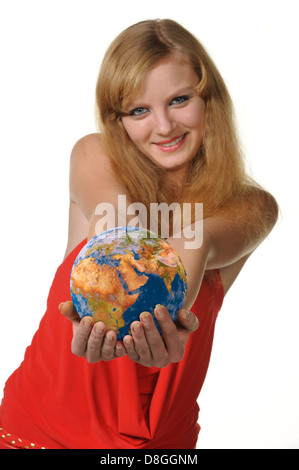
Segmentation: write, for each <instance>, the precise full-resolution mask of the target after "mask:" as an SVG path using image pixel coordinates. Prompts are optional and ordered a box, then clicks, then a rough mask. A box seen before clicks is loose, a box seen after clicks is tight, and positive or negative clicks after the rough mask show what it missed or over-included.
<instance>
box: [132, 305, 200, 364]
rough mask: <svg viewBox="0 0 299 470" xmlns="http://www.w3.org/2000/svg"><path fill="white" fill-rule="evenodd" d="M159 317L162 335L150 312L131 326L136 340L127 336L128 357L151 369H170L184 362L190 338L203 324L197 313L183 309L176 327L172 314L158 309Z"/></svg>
mask: <svg viewBox="0 0 299 470" xmlns="http://www.w3.org/2000/svg"><path fill="white" fill-rule="evenodd" d="M155 317H156V319H157V321H158V323H159V326H160V328H161V331H162V336H161V335H160V333H159V332H158V330H157V328H156V325H155V323H154V320H153V317H152V315H151V314H150V313H148V312H143V313H142V314H141V315H140V322H138V321H135V322H133V323H132V325H131V331H132V336H129V335H127V336H125V337H124V339H123V342H124V346H125V348H126V352H127V354H128V357H129V358H130V359H131V360H132V361H134V362H137V363H138V364H142V365H143V366H147V367H160V368H161V367H166V366H167V365H168V364H170V363H173V362H179V361H181V360H182V359H183V356H184V352H185V346H186V344H187V341H188V338H189V335H190V334H191V333H192V332H193V331H195V330H197V328H198V325H199V321H198V319H197V317H196V315H194V313H192V312H190V311H189V310H184V309H181V310H179V312H178V319H177V321H176V323H174V322H173V320H172V318H171V316H170V315H169V313H168V310H167V309H166V308H165V307H163V306H162V305H160V306H156V308H155Z"/></svg>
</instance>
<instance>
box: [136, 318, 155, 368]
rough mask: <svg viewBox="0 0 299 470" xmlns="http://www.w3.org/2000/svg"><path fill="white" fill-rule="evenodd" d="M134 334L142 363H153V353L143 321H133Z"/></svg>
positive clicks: (137, 351)
mask: <svg viewBox="0 0 299 470" xmlns="http://www.w3.org/2000/svg"><path fill="white" fill-rule="evenodd" d="M131 331H132V336H133V340H134V346H135V351H136V353H137V354H138V356H139V360H140V362H142V364H144V365H145V364H151V362H152V354H151V351H150V348H149V345H148V343H147V340H146V337H145V335H144V331H143V326H142V323H141V322H138V321H136V322H133V323H132V325H131Z"/></svg>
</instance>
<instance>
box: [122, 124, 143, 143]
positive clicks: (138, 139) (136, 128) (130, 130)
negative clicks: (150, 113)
mask: <svg viewBox="0 0 299 470" xmlns="http://www.w3.org/2000/svg"><path fill="white" fill-rule="evenodd" d="M123 126H124V128H125V130H126V132H127V134H128V136H129V137H130V139H131V140H132V141H133V142H134V143H135V144H137V145H138V143H142V142H143V141H145V140H146V138H147V137H148V134H149V131H148V126H147V125H146V123H145V122H144V121H136V122H134V121H133V122H131V121H130V122H124V120H123Z"/></svg>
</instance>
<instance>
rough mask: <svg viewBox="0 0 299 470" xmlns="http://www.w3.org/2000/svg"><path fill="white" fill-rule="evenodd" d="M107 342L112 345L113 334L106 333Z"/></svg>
mask: <svg viewBox="0 0 299 470" xmlns="http://www.w3.org/2000/svg"><path fill="white" fill-rule="evenodd" d="M106 338H107V341H109V343H112V341H114V335H113V333H107V336H106Z"/></svg>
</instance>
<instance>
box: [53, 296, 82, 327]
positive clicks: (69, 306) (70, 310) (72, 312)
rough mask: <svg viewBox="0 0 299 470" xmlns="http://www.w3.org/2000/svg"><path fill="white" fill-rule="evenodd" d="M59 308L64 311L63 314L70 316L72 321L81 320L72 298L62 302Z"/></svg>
mask: <svg viewBox="0 0 299 470" xmlns="http://www.w3.org/2000/svg"><path fill="white" fill-rule="evenodd" d="M58 308H59V310H60V312H61V313H62V315H64V316H65V317H66V318H68V319H69V320H70V321H71V322H74V321H76V322H77V321H80V317H79V315H78V313H77V311H76V309H75V307H74V304H73V302H72V301H71V300H67V301H66V302H61V304H60V305H59V307H58Z"/></svg>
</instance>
